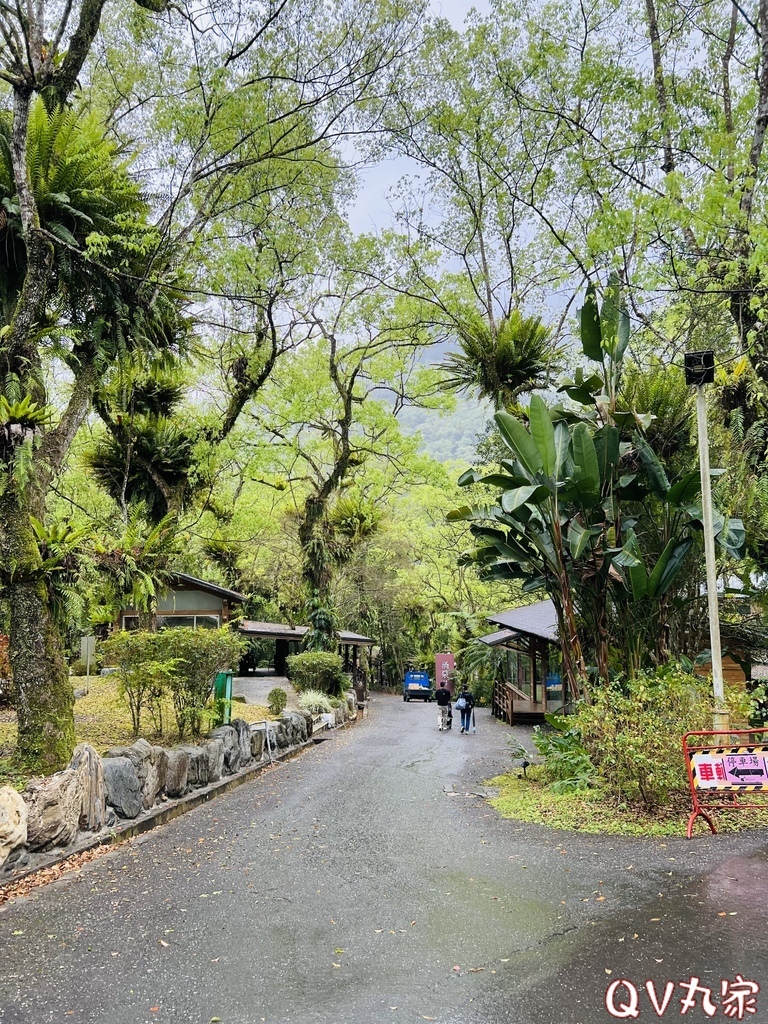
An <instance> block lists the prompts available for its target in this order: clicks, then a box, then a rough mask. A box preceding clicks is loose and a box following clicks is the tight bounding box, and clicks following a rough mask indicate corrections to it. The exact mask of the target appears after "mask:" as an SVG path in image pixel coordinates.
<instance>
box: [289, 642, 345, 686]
mask: <svg viewBox="0 0 768 1024" xmlns="http://www.w3.org/2000/svg"><path fill="white" fill-rule="evenodd" d="M341 666H342V660H341V658H340V657H339V655H338V654H328V653H326V652H322V651H306V652H305V653H304V654H293V655H291V657H290V658H288V675H289V676H290V679H291V682H292V683H293V685H294V686H295V687H296V689H297V690H298V691H299V692H301V691H302V690H310V689H311V690H320V691H321V692H322V693H326V694H328V695H330V696H332V697H337V696H338V695H339V694H340V693H341V691H342V689H343V688H344V685H345V676H344V673H343V672H342V670H341Z"/></svg>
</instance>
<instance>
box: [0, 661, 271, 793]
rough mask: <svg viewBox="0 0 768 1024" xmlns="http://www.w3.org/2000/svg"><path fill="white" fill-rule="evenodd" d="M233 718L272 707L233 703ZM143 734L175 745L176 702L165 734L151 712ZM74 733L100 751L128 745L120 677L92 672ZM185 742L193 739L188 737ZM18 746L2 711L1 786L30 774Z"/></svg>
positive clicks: (255, 716) (11, 720) (12, 722)
mask: <svg viewBox="0 0 768 1024" xmlns="http://www.w3.org/2000/svg"><path fill="white" fill-rule="evenodd" d="M85 682H86V680H85V677H84V676H83V677H77V676H76V677H73V679H72V683H73V685H74V688H75V689H85ZM231 717H232V718H242V719H244V720H245V721H246V722H263V721H264V720H265V719H272V718H273V716H272V715H271V714H270V713H269V710H268V709H267V708H265V707H262V706H261V705H260V704H241V703H239V702H237V703H233V704H232V711H231ZM141 735H142V736H143V737H144V738H145V739H147V740H149V741H150V742H152V743H160V744H162V745H163V746H172V745H173V744H174V743H177V742H178V733H177V731H176V723H175V721H174V717H173V705H172V704H171V702H170V701H168V705H167V707H166V708H164V709H163V734H162V736H161V735H159V734H158V732H157V731H156V730H155V729H154V728H153V725H152V722H151V719H150V717H149V715H146V716H143V717H142V730H141ZM75 736H76V738H77V742H78V743H90V745H91V746H92V747H95V748H96V750H98V751H99V753H104V752H105V751H106V750H108V749H109V748H110V747H122V746H128V745H129V744H131V743H133V741H134V739H135V737H134V735H133V730H132V728H131V716H130V713H129V711H128V707H127V705H126V704H125V702H124V701H123V700H121V698H120V694H119V691H118V683H117V678H116V676H114V675H111V676H91V683H90V689H89V692H88V695H87V696H85V697H79V698H78V699H77V700H76V701H75ZM186 742H190V740H189V737H187V738H186ZM15 749H16V715H15V714H14V713H13V712H11V711H3V712H0V786H6V785H8V786H13V787H14V788H15V789H23V788H24V786H25V785H26V784H27V781H28V780H29V778H30V777H31V776H29V775H28V774H26V773H24V772H23V771H22V770H20V768H19V767H18V765H15V763H14V761H13V754H14V751H15Z"/></svg>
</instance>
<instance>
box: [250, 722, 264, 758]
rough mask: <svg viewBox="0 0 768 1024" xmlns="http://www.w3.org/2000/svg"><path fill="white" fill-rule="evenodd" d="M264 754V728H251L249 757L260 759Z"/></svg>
mask: <svg viewBox="0 0 768 1024" xmlns="http://www.w3.org/2000/svg"><path fill="white" fill-rule="evenodd" d="M263 756H264V730H263V729H258V728H257V729H251V757H252V758H253V760H254V761H260V760H261V759H262V757H263Z"/></svg>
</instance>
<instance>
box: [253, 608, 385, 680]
mask: <svg viewBox="0 0 768 1024" xmlns="http://www.w3.org/2000/svg"><path fill="white" fill-rule="evenodd" d="M308 629H309V626H290V625H288V624H287V623H281V622H254V621H252V620H250V619H243V620H242V621H241V622H240V623H239V624H238V630H239V632H240V634H241V635H242V636H247V637H254V638H258V639H260V640H274V641H275V661H274V666H275V675H278V676H284V675H285V674H286V671H287V664H286V659H287V658H288V656H289V655H290V654H298V653H299V651H300V650H301V642H302V640H303V639H304V635H305V634H306V632H307V631H308ZM336 636H337V637H338V640H339V654H340V655H341V656H342V658H343V659H344V666H343V668H344V671H345V672H351V673H352V677H353V680H354V681H357V677H358V675H359V674H360V668H361V666H360V652H361V650H362V649H363V648H366V647H368V648H370V647H373V644H374V641H373V640H372V639H371V638H370V637H369V636H362V635H361V634H360V633H350V632H349V630H346V629H339V630H337V631H336Z"/></svg>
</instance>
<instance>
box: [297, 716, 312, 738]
mask: <svg viewBox="0 0 768 1024" xmlns="http://www.w3.org/2000/svg"><path fill="white" fill-rule="evenodd" d="M292 714H294V715H300V716H301V717H302V718H303V719H304V738H305V739H307V740H311V739H312V726H313V718H312V712H311V711H302V710H301V709H299V710H297V711H294V712H292Z"/></svg>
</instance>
